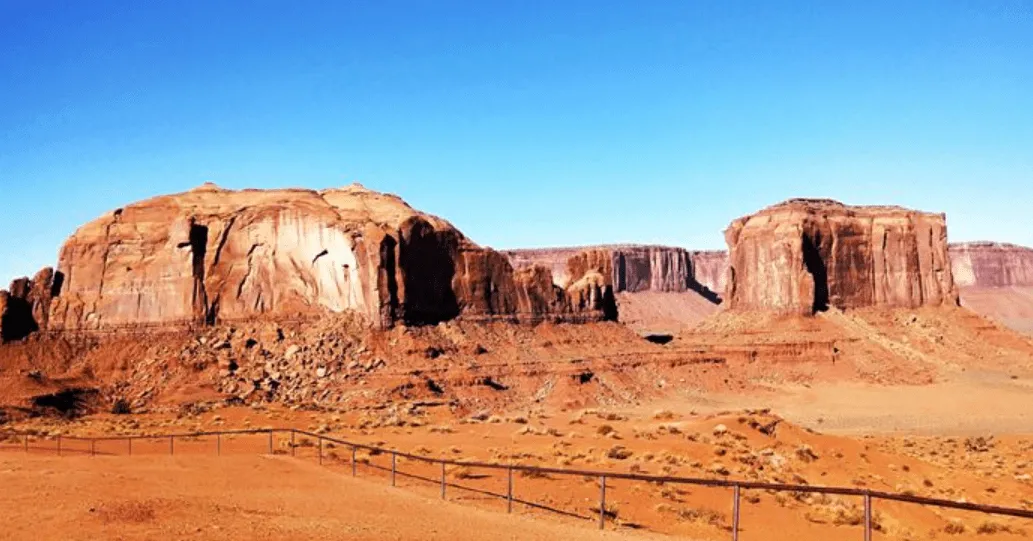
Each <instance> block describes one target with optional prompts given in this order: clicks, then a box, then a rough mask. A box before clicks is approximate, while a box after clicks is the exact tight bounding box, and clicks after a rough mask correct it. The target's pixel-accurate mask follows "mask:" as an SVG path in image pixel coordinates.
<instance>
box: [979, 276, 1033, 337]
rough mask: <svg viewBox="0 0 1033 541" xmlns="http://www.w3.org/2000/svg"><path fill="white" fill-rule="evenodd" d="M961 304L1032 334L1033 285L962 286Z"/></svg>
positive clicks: (1017, 329)
mask: <svg viewBox="0 0 1033 541" xmlns="http://www.w3.org/2000/svg"><path fill="white" fill-rule="evenodd" d="M961 304H962V305H963V306H966V307H968V308H970V309H972V310H974V311H976V312H978V313H980V314H984V315H986V316H988V317H991V318H993V319H995V320H997V321H1000V322H1001V323H1003V324H1005V325H1007V326H1008V327H1010V328H1012V329H1015V330H1016V331H1019V332H1022V333H1026V334H1031V335H1033V287H1021V286H1012V287H974V286H969V287H963V288H961Z"/></svg>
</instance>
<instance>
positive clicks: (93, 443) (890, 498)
mask: <svg viewBox="0 0 1033 541" xmlns="http://www.w3.org/2000/svg"><path fill="white" fill-rule="evenodd" d="M277 435H281V436H282V438H281V440H280V443H281V444H282V446H285V447H287V448H288V449H289V450H287V451H283V450H282V449H277V447H276V436H277ZM283 438H289V440H287V439H283ZM313 442H314V443H313ZM309 447H311V450H310V452H311V453H313V454H314V456H313V457H312V458H313V459H315V460H317V461H318V463H319V464H320V465H324V464H327V465H329V462H331V461H332V462H333V463H335V464H341V465H343V466H344V467H345V468H346V471H347V470H350V472H351V475H353V476H357V475H358V473H359V469H360V465H361V466H362V468H363V470H364V471H379V472H382V473H384V474H386V475H387V477H388V478H389V480H390V483H391V485H392V486H396V485H397V483H398V480H399V479H400V478H404V479H412V480H417V481H423V482H426V483H432V484H435V485H437V486H438V487H439V490H440V497H441V499H446V498H447V496H448V494H449V489H450V488H452V489H459V490H464V491H469V492H472V493H475V494H477V495H479V496H483V497H487V498H496V499H500V500H503V501H505V503H506V510H507V512H510V513H512V512H513V508H514V505H515V504H519V505H524V506H526V507H528V508H532V509H538V510H542V511H547V512H551V513H557V514H561V515H564V516H568V517H573V518H579V519H589V520H593V521H597V523H598V526H599V528H600V529H603V528H605V527H606V524H607V521H614V520H615V519H616V515H615V513H614V512H613V511H612V510H611V509H610V508H609V507H608V506H607V491H608V487H611V486H612V483H613V482H614V481H630V482H642V483H652V484H658V485H666V484H673V485H691V486H699V487H713V488H726V489H731V492H732V494H731V500H732V501H731V511H732V520H731V527H730V528H729V529H730V530H731V532H730V533H731V537H732V540H733V541H739V534H740V531H741V527H740V518H741V514H742V513H741V501H742V496H741V492H742V491H743V490H765V491H773V492H790V493H795V494H801V493H802V494H825V495H835V496H848V497H857V498H860V499H861V500H862V503H863V511H864V516H863V519H862V520H861V526H862V527H863V531H864V540H865V541H871V539H872V531H873V519H872V516H873V515H872V512H873V505H874V502H876V501H878V500H882V501H886V502H901V503H908V504H915V505H921V506H931V507H937V508H941V509H954V510H961V511H974V512H980V513H985V514H989V515H998V516H1007V517H1018V518H1024V519H1033V511H1031V510H1026V509H1020V508H1014V507H1001V506H994V505H984V504H976V503H971V502H964V501H951V500H943V499H936V498H926V497H921V496H914V495H910V494H900V493H891V492H882V491H876V490H869V489H859V488H849V487H833V486H815V485H790V484H777V483H762V482H753V481H735V480H724V479H706V478H693V477H677V476H659V475H649V474H637V473H617V472H608V471H600V470H579V469H568V468H549V467H541V466H531V465H522V464H500V463H495V462H476V461H469V460H462V459H444V458H433V457H429V456H423V455H419V454H413V453H406V452H403V451H398V450H394V449H387V448H384V447H379V446H375V445H367V444H363V443H357V442H351V441H347V440H342V439H339V438H334V437H331V436H327V435H325V434H316V433H312V432H307V431H304V430H298V429H292V428H271V429H270V428H263V429H251V430H220V431H208V432H189V433H169V434H153V435H132V436H128V435H127V436H100V437H80V436H65V435H57V436H50V435H47V434H39V433H34V432H24V431H6V432H0V450H7V451H12V450H22V451H24V452H25V453H32V452H53V453H56V454H57V455H58V456H65V455H80V456H82V455H88V456H97V455H108V456H114V455H123V456H124V455H133V454H157V453H160V454H168V455H175V454H176V452H177V451H179V452H180V453H181V454H182V453H183V452H184V450H187V451H188V452H193V453H195V454H196V453H197V452H202V453H212V452H214V453H215V454H216V455H223V454H255V453H269V454H276V453H280V454H288V453H289V454H290V455H291V456H295V457H296V456H298V450H299V449H308V448H309ZM340 449H344V450H345V451H346V452H345V456H344V457H343V458H342V457H341V455H340V453H339V452H338V450H340ZM360 451H361V452H363V453H364V455H363V456H360V455H359V452H360ZM374 457H385V458H387V459H389V463H388V464H386V465H385V464H377V463H375V462H374V460H373V458H374ZM400 461H402V462H404V463H405V465H406V466H407V467H408V469H409V471H402V469H401V468H400V467H399V463H400ZM450 468H452V469H453V471H452V472H449V469H450ZM473 469H483V470H489V471H496V472H500V473H503V474H504V478H505V481H506V482H505V485H504V488H496V489H492V488H490V487H489V488H484V487H477V486H473V484H474V483H473V482H472V481H476V480H478V479H480V477H478V476H477V475H475V474H472V473H469V472H470V471H471V470H473ZM464 472H465V473H464ZM450 473H451V477H452V480H450V479H449V476H450ZM515 476H521V477H524V478H531V479H543V478H550V477H549V476H571V477H581V478H583V479H594V480H596V483H595V485H596V486H597V487H598V494H597V497H598V501H597V505H596V506H594V507H592V508H591V511H593V515H592V516H586V515H584V514H580V513H577V512H572V511H569V510H564V509H560V508H558V507H556V506H553V505H549V504H548V503H543V502H535V501H530V500H524V499H520V498H518V497H517V496H516V493H515V481H514V477H515ZM484 477H487V476H484ZM459 480H467V481H468V482H467V483H466V484H460V483H459Z"/></svg>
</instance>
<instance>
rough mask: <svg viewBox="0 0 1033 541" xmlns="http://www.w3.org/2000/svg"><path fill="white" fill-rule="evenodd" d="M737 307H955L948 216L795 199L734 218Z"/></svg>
mask: <svg viewBox="0 0 1033 541" xmlns="http://www.w3.org/2000/svg"><path fill="white" fill-rule="evenodd" d="M725 239H726V241H727V243H728V248H729V260H730V270H729V278H728V280H729V282H728V289H727V296H728V299H729V300H730V303H729V304H730V307H731V308H732V309H747V310H770V311H777V312H784V313H798V314H813V313H814V312H816V311H821V310H824V309H826V308H828V307H829V306H834V307H837V308H839V309H850V308H858V307H865V306H886V307H906V308H914V307H918V306H923V305H934V306H938V305H957V304H958V292H957V288H956V287H955V285H954V280H953V278H952V273H951V265H950V260H949V257H948V254H947V226H946V217H945V216H944V215H943V214H932V213H926V212H919V211H914V210H909V209H904V208H901V207H852V206H847V205H844V204H842V203H839V202H836V201H830V200H821V199H817V200H815V199H793V200H789V201H786V202H784V203H781V204H778V205H775V206H772V207H769V208H767V209H764V210H762V211H760V212H758V213H756V214H753V215H750V216H746V217H743V218H740V219H738V220H735V221H734V222H732V224H731V225H730V226H729V227H728V229H727V230H726V231H725Z"/></svg>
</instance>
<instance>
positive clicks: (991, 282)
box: [949, 242, 1033, 287]
mask: <svg viewBox="0 0 1033 541" xmlns="http://www.w3.org/2000/svg"><path fill="white" fill-rule="evenodd" d="M949 250H950V257H951V266H952V268H953V270H954V282H955V283H957V284H958V285H959V286H979V287H1008V286H1033V249H1031V248H1026V247H1025V246H1016V245H1014V244H1004V243H999V242H965V243H957V244H951V245H950V248H949Z"/></svg>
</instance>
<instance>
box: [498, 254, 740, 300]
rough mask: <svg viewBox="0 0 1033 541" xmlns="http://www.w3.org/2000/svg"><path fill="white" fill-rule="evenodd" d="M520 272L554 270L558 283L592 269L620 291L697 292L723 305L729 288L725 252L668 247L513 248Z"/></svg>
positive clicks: (513, 258)
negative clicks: (534, 268) (542, 268)
mask: <svg viewBox="0 0 1033 541" xmlns="http://www.w3.org/2000/svg"><path fill="white" fill-rule="evenodd" d="M505 254H506V255H507V256H508V257H509V258H510V260H511V261H512V262H513V265H514V266H516V267H518V268H520V267H526V266H532V265H542V266H546V267H549V268H551V269H552V271H553V277H554V279H556V280H557V283H558V284H564V283H567V280H569V277H570V276H581V275H583V274H584V273H585V272H587V271H589V270H593V271H596V272H599V273H600V274H602V275H603V276H604V277H606V279H607V280H608V283H610V284H612V285H613V289H614V291H615V292H617V293H624V292H627V293H639V292H645V291H654V292H684V291H696V292H698V293H701V294H703V295H704V296H706V297H708V298H709V299H710V300H711V301H712V302H719V298H720V293H721V292H722V291H723V290H724V273H725V266H726V259H727V258H726V257H725V256H724V252H716V251H715V252H693V251H689V250H685V249H684V248H674V247H668V246H641V245H610V246H586V247H571V248H543V249H527V250H509V251H506V252H505Z"/></svg>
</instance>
